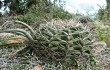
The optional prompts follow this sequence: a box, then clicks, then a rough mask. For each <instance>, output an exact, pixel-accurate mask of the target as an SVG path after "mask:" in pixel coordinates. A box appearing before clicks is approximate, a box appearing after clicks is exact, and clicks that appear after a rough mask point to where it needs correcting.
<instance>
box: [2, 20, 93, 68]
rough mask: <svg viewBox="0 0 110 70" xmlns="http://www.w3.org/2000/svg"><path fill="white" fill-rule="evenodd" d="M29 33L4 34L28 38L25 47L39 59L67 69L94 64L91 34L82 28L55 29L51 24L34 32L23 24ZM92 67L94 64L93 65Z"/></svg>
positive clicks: (12, 31)
mask: <svg viewBox="0 0 110 70" xmlns="http://www.w3.org/2000/svg"><path fill="white" fill-rule="evenodd" d="M17 22H18V23H20V24H22V25H24V26H26V27H27V28H28V29H29V31H30V32H29V31H25V30H22V29H8V30H4V31H5V32H11V33H15V34H21V35H23V36H26V37H27V38H28V41H27V47H29V48H30V49H32V50H33V52H34V53H35V54H36V56H37V57H39V59H42V60H45V61H50V62H61V63H64V64H66V66H68V67H73V68H79V67H81V66H85V67H84V68H86V67H88V63H89V65H91V61H92V64H93V63H95V62H94V59H93V57H92V54H91V49H92V43H91V36H92V34H91V33H90V32H89V31H88V30H86V29H85V28H84V27H82V26H64V28H57V27H56V26H55V25H53V24H51V23H50V24H42V25H40V26H39V27H38V28H37V29H36V30H33V29H32V28H31V27H30V26H28V25H27V24H25V23H23V22H19V21H17ZM93 65H94V64H93Z"/></svg>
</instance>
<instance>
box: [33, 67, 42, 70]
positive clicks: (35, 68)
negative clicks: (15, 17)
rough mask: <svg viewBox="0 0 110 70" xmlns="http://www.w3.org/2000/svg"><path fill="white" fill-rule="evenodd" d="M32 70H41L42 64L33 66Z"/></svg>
mask: <svg viewBox="0 0 110 70" xmlns="http://www.w3.org/2000/svg"><path fill="white" fill-rule="evenodd" d="M32 70H43V68H42V66H35V67H34V68H33V69H32Z"/></svg>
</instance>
